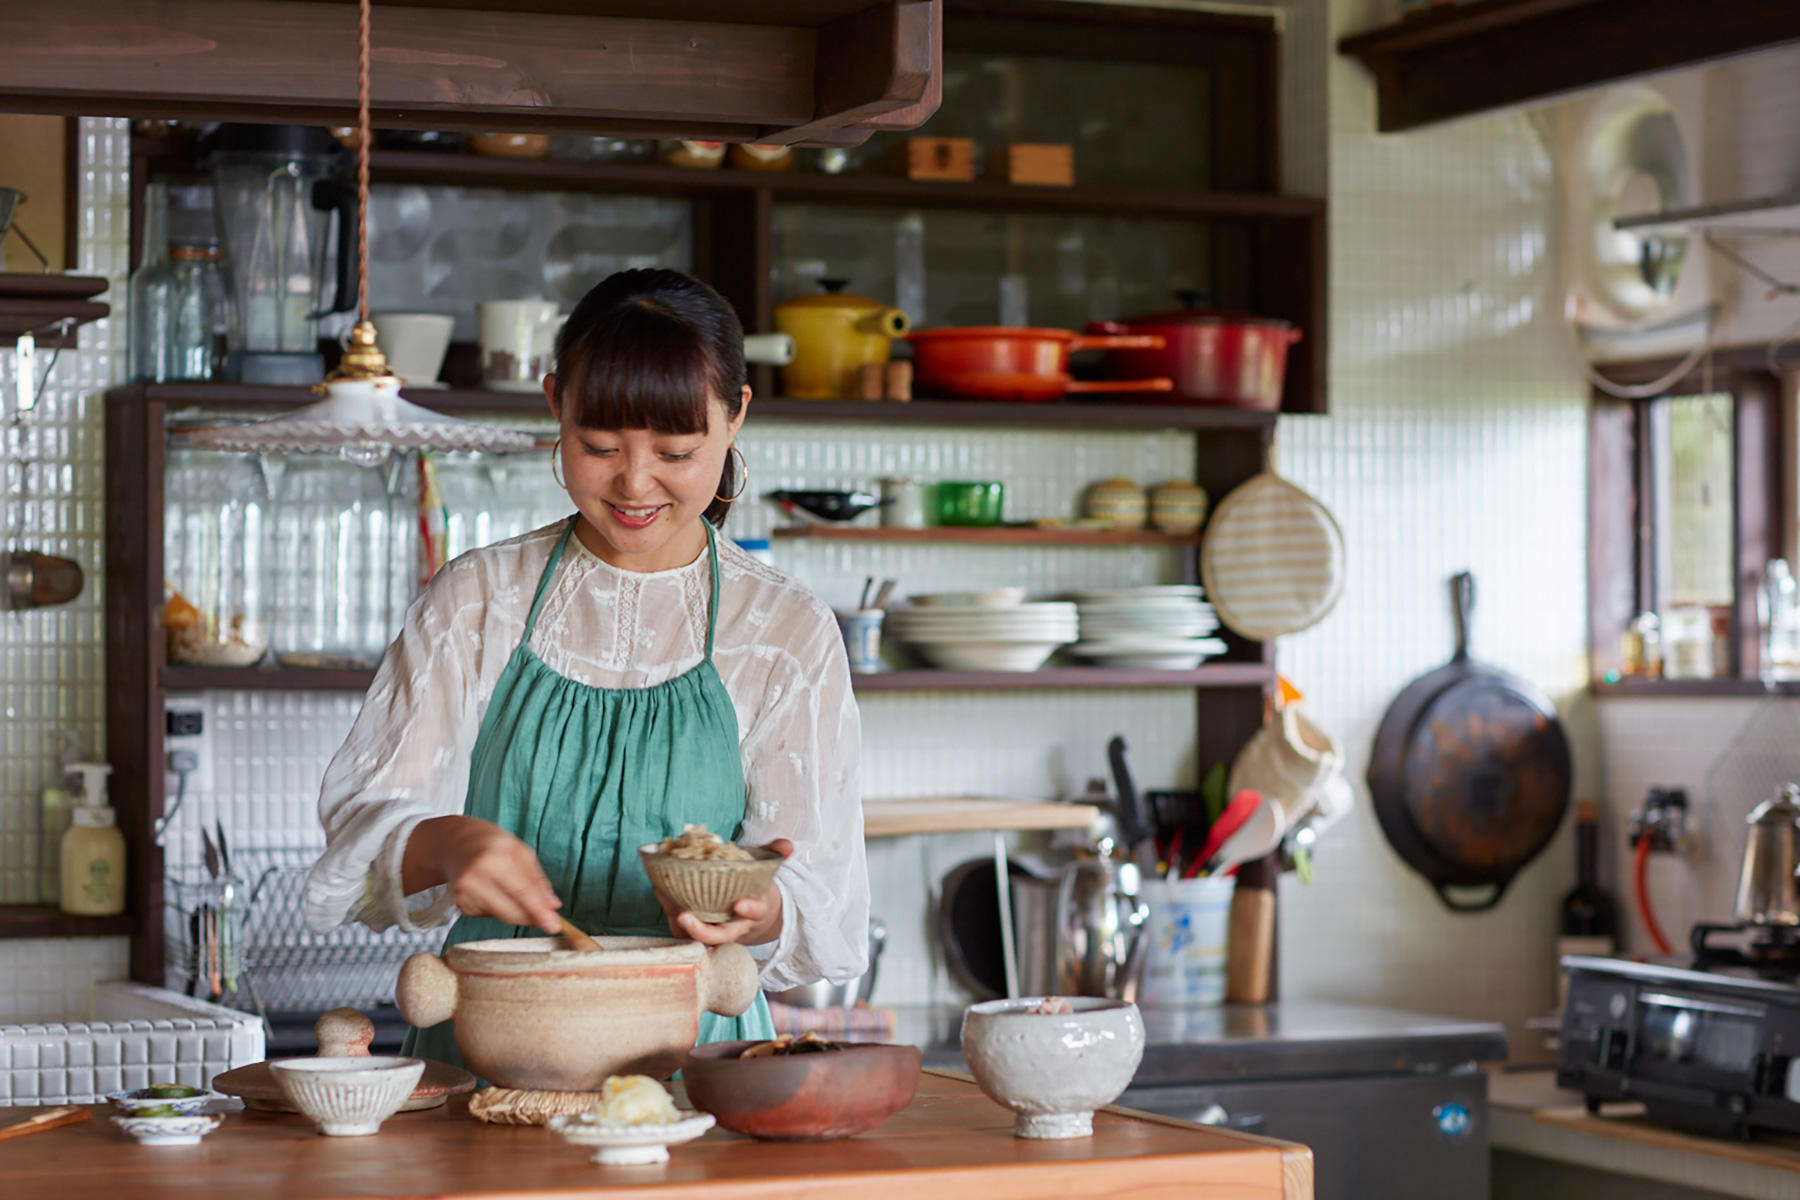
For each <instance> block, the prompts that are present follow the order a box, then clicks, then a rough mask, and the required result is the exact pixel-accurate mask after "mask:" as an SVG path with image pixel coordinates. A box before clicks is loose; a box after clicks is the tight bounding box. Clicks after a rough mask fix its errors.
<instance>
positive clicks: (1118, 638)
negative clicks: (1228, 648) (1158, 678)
mask: <svg viewBox="0 0 1800 1200" xmlns="http://www.w3.org/2000/svg"><path fill="white" fill-rule="evenodd" d="M1074 596H1075V601H1076V604H1077V606H1078V608H1079V611H1080V618H1081V620H1080V627H1081V640H1080V642H1078V643H1077V644H1076V645H1073V646H1071V647H1069V649H1068V653H1069V655H1070V656H1071V657H1073V658H1075V659H1077V660H1079V661H1081V662H1083V663H1087V664H1090V665H1093V666H1100V667H1139V668H1148V669H1151V670H1164V671H1191V670H1193V669H1194V668H1195V667H1197V666H1199V665H1200V664H1201V663H1202V662H1204V661H1206V660H1207V659H1208V658H1210V657H1212V656H1213V655H1215V654H1223V653H1224V652H1225V643H1224V642H1223V641H1221V640H1220V639H1219V638H1217V637H1214V636H1212V635H1213V634H1214V633H1216V632H1217V631H1218V628H1219V617H1218V614H1217V613H1215V612H1213V607H1212V605H1210V604H1208V603H1207V602H1206V599H1205V594H1204V592H1202V590H1201V588H1200V586H1199V585H1198V584H1165V585H1160V586H1150V587H1130V588H1093V589H1090V590H1087V591H1079V592H1076V593H1074Z"/></svg>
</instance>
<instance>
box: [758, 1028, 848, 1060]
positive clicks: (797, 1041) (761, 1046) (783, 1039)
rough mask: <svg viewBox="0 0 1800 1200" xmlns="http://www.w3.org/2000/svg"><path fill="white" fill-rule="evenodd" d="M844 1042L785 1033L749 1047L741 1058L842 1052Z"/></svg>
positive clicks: (814, 1034)
mask: <svg viewBox="0 0 1800 1200" xmlns="http://www.w3.org/2000/svg"><path fill="white" fill-rule="evenodd" d="M843 1048H844V1044H843V1043H842V1042H830V1041H826V1040H825V1039H824V1038H822V1037H820V1036H819V1035H818V1034H816V1033H810V1032H809V1033H803V1034H801V1035H800V1036H799V1037H795V1036H794V1035H793V1034H791V1033H784V1034H782V1035H781V1036H779V1037H777V1038H776V1039H775V1040H774V1041H772V1042H758V1043H756V1044H755V1045H754V1046H747V1047H745V1048H744V1052H743V1053H742V1054H740V1055H738V1057H739V1058H766V1057H768V1056H770V1055H776V1054H818V1053H820V1052H821V1051H825V1050H842V1049H843Z"/></svg>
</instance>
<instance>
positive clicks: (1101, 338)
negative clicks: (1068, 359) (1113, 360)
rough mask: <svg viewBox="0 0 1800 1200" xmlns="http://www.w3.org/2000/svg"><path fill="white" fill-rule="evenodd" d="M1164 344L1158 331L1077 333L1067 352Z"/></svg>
mask: <svg viewBox="0 0 1800 1200" xmlns="http://www.w3.org/2000/svg"><path fill="white" fill-rule="evenodd" d="M1165 345H1167V343H1166V342H1164V340H1163V335H1162V334H1160V333H1103V334H1085V333H1078V334H1076V335H1075V340H1074V341H1072V342H1070V343H1069V353H1070V354H1073V353H1075V352H1076V351H1077V350H1161V349H1162V348H1163V347H1164V346H1165Z"/></svg>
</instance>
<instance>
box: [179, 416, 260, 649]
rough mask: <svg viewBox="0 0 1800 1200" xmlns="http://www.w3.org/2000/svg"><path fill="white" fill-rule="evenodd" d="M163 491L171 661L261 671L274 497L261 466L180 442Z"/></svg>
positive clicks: (247, 458)
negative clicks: (271, 501)
mask: <svg viewBox="0 0 1800 1200" xmlns="http://www.w3.org/2000/svg"><path fill="white" fill-rule="evenodd" d="M163 486H164V511H163V561H164V565H165V578H164V581H163V585H164V590H165V600H166V603H165V604H164V607H163V631H164V633H165V635H166V636H167V642H168V645H167V654H168V660H169V662H171V663H179V664H183V665H187V666H196V667H252V666H255V665H256V664H257V663H258V662H260V661H262V657H263V654H264V652H266V651H267V650H268V648H269V626H268V612H267V608H266V604H267V591H266V587H265V580H264V563H263V552H264V535H265V529H264V522H265V520H266V519H267V516H268V510H269V491H268V485H267V481H266V480H265V479H264V477H263V471H262V465H261V463H260V462H259V461H258V460H257V459H256V458H254V457H252V456H250V455H247V454H221V453H218V452H216V451H212V450H197V449H194V448H192V447H188V446H183V445H181V444H180V442H179V440H176V441H175V442H173V443H172V444H171V445H170V447H169V454H168V463H167V468H166V473H165V476H164V485H163Z"/></svg>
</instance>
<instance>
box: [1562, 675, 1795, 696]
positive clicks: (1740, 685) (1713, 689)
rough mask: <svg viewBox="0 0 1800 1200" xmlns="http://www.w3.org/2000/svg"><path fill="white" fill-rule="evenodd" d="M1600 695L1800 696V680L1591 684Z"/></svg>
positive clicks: (1634, 681) (1705, 680)
mask: <svg viewBox="0 0 1800 1200" xmlns="http://www.w3.org/2000/svg"><path fill="white" fill-rule="evenodd" d="M1588 690H1589V691H1590V692H1592V693H1593V694H1594V695H1596V696H1603V697H1604V696H1632V697H1649V698H1651V699H1664V700H1679V699H1692V698H1693V697H1695V696H1800V679H1785V680H1777V681H1776V682H1775V683H1773V684H1771V685H1768V686H1764V684H1763V682H1762V680H1760V679H1616V680H1613V681H1612V682H1610V683H1609V682H1606V681H1605V680H1596V681H1594V682H1593V683H1591V684H1589V685H1588Z"/></svg>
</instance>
